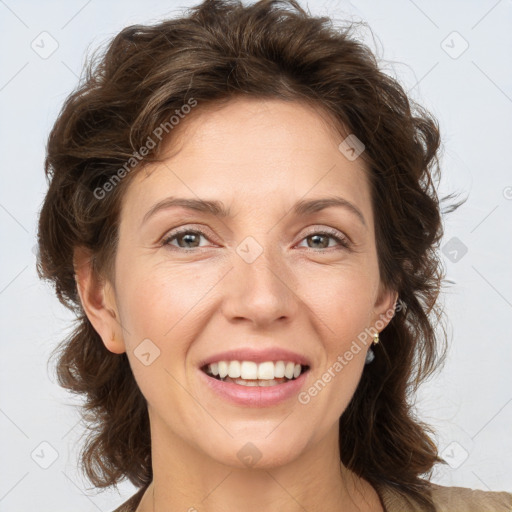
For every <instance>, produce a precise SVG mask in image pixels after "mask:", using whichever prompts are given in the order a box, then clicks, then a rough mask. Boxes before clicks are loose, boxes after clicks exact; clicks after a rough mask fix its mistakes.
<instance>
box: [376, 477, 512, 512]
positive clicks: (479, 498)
mask: <svg viewBox="0 0 512 512" xmlns="http://www.w3.org/2000/svg"><path fill="white" fill-rule="evenodd" d="M428 487H429V490H430V494H431V497H432V501H433V503H434V507H435V510H436V512H512V494H511V493H509V492H497V491H481V490H478V489H470V488H467V487H446V486H442V485H438V484H434V483H431V482H430V483H429V485H428ZM379 494H380V496H381V500H382V503H383V505H384V509H385V512H412V511H414V512H423V511H424V510H425V509H424V507H421V506H420V505H418V504H417V503H416V502H414V501H412V500H411V499H410V498H409V497H408V496H407V494H406V493H405V492H404V491H401V490H399V489H396V488H394V487H391V486H384V487H382V488H380V489H379Z"/></svg>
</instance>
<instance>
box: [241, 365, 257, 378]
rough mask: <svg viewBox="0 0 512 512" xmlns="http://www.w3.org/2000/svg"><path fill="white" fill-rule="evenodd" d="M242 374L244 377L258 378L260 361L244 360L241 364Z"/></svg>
mask: <svg viewBox="0 0 512 512" xmlns="http://www.w3.org/2000/svg"><path fill="white" fill-rule="evenodd" d="M240 376H241V377H242V379H257V378H258V363H255V362H254V361H242V364H241V365H240Z"/></svg>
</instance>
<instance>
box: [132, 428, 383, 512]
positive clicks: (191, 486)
mask: <svg viewBox="0 0 512 512" xmlns="http://www.w3.org/2000/svg"><path fill="white" fill-rule="evenodd" d="M337 428H338V424H336V425H335V429H333V430H332V432H331V433H329V434H328V435H327V436H326V437H324V439H322V440H321V441H320V442H319V443H317V444H315V445H313V446H311V447H310V448H309V449H305V450H302V452H301V453H300V455H299V456H298V457H296V458H292V459H290V461H288V462H287V463H285V464H275V465H270V466H268V467H266V468H260V469H257V468H255V467H234V466H230V465H226V464H223V463H220V462H218V461H217V460H214V459H212V458H211V457H209V456H207V455H206V454H204V453H203V452H199V451H198V450H197V449H195V448H194V447H193V446H191V445H190V444H189V443H187V442H186V441H184V440H183V439H181V438H176V437H173V438H172V439H169V437H172V435H170V433H169V431H165V429H164V428H159V425H158V422H155V421H153V422H151V438H152V464H153V482H152V483H151V485H150V486H149V487H148V489H147V491H146V493H145V494H144V496H143V499H142V501H141V503H140V505H139V507H138V508H137V512H162V511H167V510H186V511H189V512H197V511H198V510H201V512H214V511H218V510H224V511H226V512H235V511H239V510H244V511H247V512H260V511H261V510H266V511H269V512H278V511H279V512H304V510H337V511H340V512H353V511H356V510H357V511H358V512H362V511H366V510H368V511H370V510H372V511H382V510H383V509H382V507H381V503H380V500H379V497H378V495H377V493H376V492H375V490H374V489H373V488H372V487H371V486H370V484H368V482H366V481H365V480H363V479H361V478H359V477H357V476H356V475H355V474H354V473H353V472H351V471H349V470H348V469H347V468H345V467H344V466H343V464H341V463H340V460H339V455H338V453H339V452H338V432H337ZM164 432H165V435H164Z"/></svg>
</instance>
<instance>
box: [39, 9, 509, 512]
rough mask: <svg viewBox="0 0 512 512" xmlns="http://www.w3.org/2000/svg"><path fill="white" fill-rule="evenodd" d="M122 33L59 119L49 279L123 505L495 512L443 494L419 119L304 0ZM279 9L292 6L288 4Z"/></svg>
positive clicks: (49, 200)
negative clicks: (422, 398)
mask: <svg viewBox="0 0 512 512" xmlns="http://www.w3.org/2000/svg"><path fill="white" fill-rule="evenodd" d="M281 3H282V5H280V2H278V1H272V0H268V1H267V0H262V1H260V2H257V3H255V4H253V5H250V6H247V7H244V6H243V5H242V4H240V3H235V2H227V1H222V0H213V1H205V2H204V3H202V4H201V5H198V6H197V7H194V8H193V9H192V10H191V12H190V13H189V16H187V17H183V18H180V19H175V20H169V21H165V22H162V23H159V24H157V25H154V26H132V27H128V28H126V29H124V30H123V31H121V33H120V34H119V35H117V37H116V38H115V39H114V40H113V41H112V43H111V44H110V45H109V47H108V48H107V51H106V53H105V55H103V56H101V58H100V59H98V60H97V61H96V64H95V65H92V64H91V65H90V67H89V73H88V76H87V78H86V80H85V81H84V82H83V83H82V84H81V86H80V87H79V89H77V90H76V91H75V92H74V93H73V94H72V95H71V96H70V97H69V98H68V100H67V101H66V103H65V105H64V107H63V109H62V112H61V113H60V115H59V118H58V119H57V121H56V123H55V126H54V128H53V130H52V132H51V134H50V138H49V144H48V153H47V160H46V172H47V175H48V177H49V179H50V187H49V190H48V193H47V196H46V198H45V202H44V204H43V207H42V210H41V215H40V223H39V246H40V258H41V259H40V262H39V266H38V269H39V273H40V276H41V277H43V278H46V279H49V280H51V281H52V282H53V283H54V285H55V289H56V293H57V295H58V297H59V299H60V300H61V301H62V302H63V303H64V304H65V305H67V306H68V307H70V308H72V309H73V310H74V311H75V312H76V313H77V315H78V318H79V324H78V326H77V328H76V329H75V330H74V332H73V333H72V335H71V336H70V337H69V339H67V340H65V341H64V344H63V345H62V348H61V351H60V352H59V362H58V374H59V379H60V382H61V384H62V385H63V386H65V387H66V388H68V389H70V390H73V391H75V392H78V393H81V394H83V395H84V397H85V399H86V403H85V407H84V412H85V414H86V418H87V419H88V421H90V423H91V425H92V426H94V429H93V430H92V433H91V435H90V437H89V439H88V443H87V445H86V446H85V448H84V451H83V454H82V459H83V465H84V469H85V471H86V474H87V475H88V477H89V479H90V480H91V482H93V484H94V485H96V486H98V487H107V486H111V485H115V484H116V483H117V482H119V481H120V480H122V479H123V478H128V479H129V480H130V481H131V482H132V483H133V484H134V485H136V486H137V487H139V488H140V491H139V492H138V493H137V494H136V495H135V496H134V497H133V498H132V499H130V500H129V501H128V502H126V503H125V504H124V505H122V506H121V507H120V508H118V509H117V511H118V512H120V511H137V512H150V511H164V510H189V511H195V510H201V511H218V510H226V511H231V510H247V511H260V510H268V511H273V510H275V511H277V510H279V511H285V512H295V511H299V510H311V511H312V510H343V511H355V510H357V511H389V512H394V511H398V510H407V511H412V510H418V511H420V510H421V511H434V510H457V511H462V510H478V511H482V510H503V511H504V510H510V507H511V506H512V495H511V494H509V493H506V492H483V491H476V490H471V489H463V488H449V487H442V486H437V485H434V484H432V483H430V482H429V481H428V477H429V476H430V475H431V471H432V468H433V467H434V465H435V464H436V463H439V462H443V460H442V459H441V458H440V457H439V456H438V453H437V448H436V446H435V445H434V443H433V442H432V440H431V439H430V437H429V433H430V430H429V428H428V427H427V426H426V425H424V424H422V423H420V422H418V421H417V420H416V419H415V418H414V415H413V413H412V411H411V408H410V403H409V398H410V397H409V394H408V393H409V390H410V389H411V385H413V389H416V388H417V386H418V385H419V383H420V382H421V381H422V380H423V379H425V377H426V376H428V375H429V374H431V373H432V372H433V371H434V370H435V369H436V368H437V367H438V365H439V364H440V363H441V361H442V358H443V350H442V347H443V345H442V343H441V341H442V340H439V339H436V336H435V334H434V326H435V325H437V323H438V322H439V320H440V319H441V312H440V310H439V308H438V306H437V303H436V299H437V296H438V293H439V290H440V286H441V283H442V279H443V272H442V268H441V264H440V261H439V259H438V255H437V246H438V243H439V241H440V239H441V237H442V226H441V218H440V207H439V200H438V197H437V194H436V190H435V186H434V182H435V179H436V178H438V173H439V167H438V165H439V164H438V153H437V152H438V149H439V145H440V137H439V131H438V126H437V123H436V121H435V120H434V119H433V118H432V117H431V116H430V114H429V113H428V112H426V111H425V110H424V109H422V108H421V107H420V106H418V105H415V104H413V103H412V102H411V101H410V100H409V99H408V98H407V96H406V94H405V93H404V91H403V90H402V88H401V87H400V85H399V84H398V83H397V82H396V81H394V80H393V79H392V78H390V77H388V76H387V75H385V74H384V73H382V72H381V71H380V70H379V68H378V65H377V62H376V61H375V58H374V56H373V55H372V53H371V51H370V50H369V49H367V48H366V47H365V46H364V45H363V44H361V43H360V42H357V41H356V40H355V39H354V38H352V37H351V34H350V29H347V30H345V31H341V30H334V29H332V28H330V27H329V26H328V20H327V19H318V18H314V17H311V16H309V15H307V14H306V13H305V12H304V11H303V10H302V8H301V7H300V6H299V5H298V4H297V3H296V2H295V0H288V1H283V2H281ZM290 8H291V9H290Z"/></svg>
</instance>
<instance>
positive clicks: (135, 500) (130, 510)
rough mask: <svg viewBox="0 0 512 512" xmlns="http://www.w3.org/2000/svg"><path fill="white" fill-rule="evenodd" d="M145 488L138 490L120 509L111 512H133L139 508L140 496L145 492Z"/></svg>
mask: <svg viewBox="0 0 512 512" xmlns="http://www.w3.org/2000/svg"><path fill="white" fill-rule="evenodd" d="M146 489H147V487H143V488H142V489H139V490H138V491H137V492H136V493H135V494H134V495H133V496H132V497H131V498H130V499H129V500H128V501H125V502H124V503H123V504H122V505H121V506H120V507H118V508H116V509H115V510H114V511H113V512H135V510H136V508H137V507H138V506H139V503H140V501H141V500H142V496H143V495H144V493H145V492H146Z"/></svg>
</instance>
